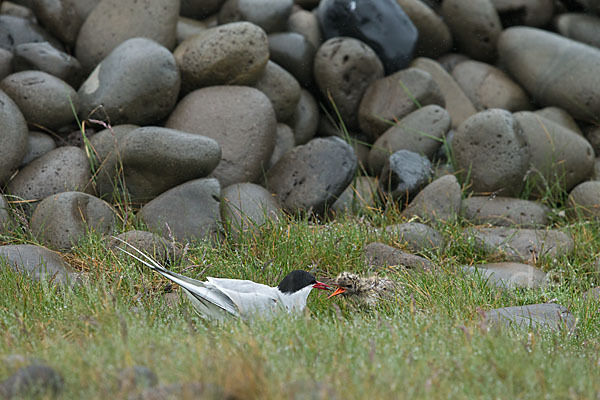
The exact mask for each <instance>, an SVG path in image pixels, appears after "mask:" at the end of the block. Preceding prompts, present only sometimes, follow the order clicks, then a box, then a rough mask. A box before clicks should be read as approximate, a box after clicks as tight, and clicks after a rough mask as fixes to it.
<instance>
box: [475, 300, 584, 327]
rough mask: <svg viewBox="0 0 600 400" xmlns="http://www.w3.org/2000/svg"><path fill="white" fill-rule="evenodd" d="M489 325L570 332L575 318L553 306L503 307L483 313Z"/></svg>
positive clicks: (560, 307)
mask: <svg viewBox="0 0 600 400" xmlns="http://www.w3.org/2000/svg"><path fill="white" fill-rule="evenodd" d="M485 321H486V322H487V323H488V324H489V325H496V324H500V325H504V326H507V327H511V326H513V327H515V328H523V329H549V330H561V329H566V330H572V329H574V328H575V317H574V316H573V314H571V312H569V310H567V309H566V308H565V307H563V306H561V305H558V304H553V303H546V304H531V305H526V306H515V307H504V308H497V309H494V310H489V311H486V312H485Z"/></svg>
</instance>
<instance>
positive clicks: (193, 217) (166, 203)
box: [137, 179, 221, 241]
mask: <svg viewBox="0 0 600 400" xmlns="http://www.w3.org/2000/svg"><path fill="white" fill-rule="evenodd" d="M220 196H221V186H220V185H219V181H217V180H216V179H196V180H193V181H189V182H186V183H184V184H182V185H179V186H176V187H174V188H173V189H169V190H167V191H166V192H164V193H163V194H161V195H160V196H158V197H157V198H155V199H154V200H152V201H151V202H149V203H148V204H146V205H145V206H144V207H142V209H141V210H140V211H139V212H138V213H137V216H138V217H139V218H140V219H141V220H142V221H143V222H144V223H145V224H146V225H147V226H148V227H149V228H150V229H151V230H152V231H155V232H157V233H159V234H161V235H162V236H163V237H165V238H169V237H170V236H171V235H173V237H174V239H175V240H177V241H193V240H202V239H207V238H212V237H214V236H216V235H217V234H218V231H219V224H220V220H221V219H220V213H219V205H220Z"/></svg>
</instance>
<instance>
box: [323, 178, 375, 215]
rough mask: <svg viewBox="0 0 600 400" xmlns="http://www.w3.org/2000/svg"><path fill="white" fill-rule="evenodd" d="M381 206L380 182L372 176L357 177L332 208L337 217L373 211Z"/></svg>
mask: <svg viewBox="0 0 600 400" xmlns="http://www.w3.org/2000/svg"><path fill="white" fill-rule="evenodd" d="M378 204H379V182H378V181H377V179H376V178H373V177H370V176H357V177H356V178H355V179H354V181H353V182H352V183H351V184H350V185H348V187H347V188H346V189H344V191H343V192H342V194H341V195H340V196H339V197H338V198H337V200H336V201H335V203H333V205H332V206H331V210H332V211H333V212H335V213H336V215H342V214H344V213H347V212H348V213H358V212H359V211H361V210H373V209H375V208H376V207H377V205H378Z"/></svg>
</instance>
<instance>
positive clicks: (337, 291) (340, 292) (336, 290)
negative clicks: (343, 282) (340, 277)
mask: <svg viewBox="0 0 600 400" xmlns="http://www.w3.org/2000/svg"><path fill="white" fill-rule="evenodd" d="M345 291H346V289H344V288H342V287H338V288H337V289H335V292H333V293H331V294H330V295H329V296H327V298H328V299H329V298H331V297H333V296H337V295H338V294H342V293H344V292H345Z"/></svg>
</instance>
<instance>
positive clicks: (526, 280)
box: [462, 262, 547, 289]
mask: <svg viewBox="0 0 600 400" xmlns="http://www.w3.org/2000/svg"><path fill="white" fill-rule="evenodd" d="M462 268H463V270H464V271H466V272H471V273H474V274H477V275H479V276H480V277H481V279H482V280H483V281H485V282H486V283H487V284H488V285H493V286H496V287H498V288H500V289H514V288H527V289H535V288H539V287H543V286H545V285H546V283H547V279H546V273H545V272H544V271H542V270H541V269H539V268H536V267H532V266H531V265H528V264H521V263H514V262H501V263H489V264H476V265H472V266H464V267H462Z"/></svg>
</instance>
